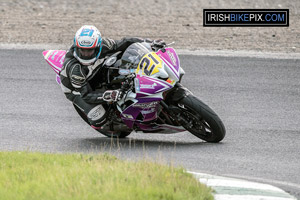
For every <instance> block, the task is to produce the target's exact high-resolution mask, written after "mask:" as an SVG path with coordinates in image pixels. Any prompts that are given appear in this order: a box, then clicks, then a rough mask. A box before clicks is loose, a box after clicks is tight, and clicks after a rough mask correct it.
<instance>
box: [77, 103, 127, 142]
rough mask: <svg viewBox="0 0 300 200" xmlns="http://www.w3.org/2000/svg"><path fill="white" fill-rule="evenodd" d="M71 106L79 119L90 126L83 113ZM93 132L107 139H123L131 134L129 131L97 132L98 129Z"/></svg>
mask: <svg viewBox="0 0 300 200" xmlns="http://www.w3.org/2000/svg"><path fill="white" fill-rule="evenodd" d="M73 106H74V108H75V110H76V111H77V113H78V114H79V116H80V117H81V118H82V119H83V120H84V121H85V122H86V123H87V124H88V125H89V126H91V125H90V123H89V120H88V118H87V116H86V115H85V113H84V112H82V111H81V110H80V109H79V108H78V107H77V106H76V105H75V104H73ZM94 130H96V131H98V132H99V133H101V134H103V135H105V136H107V137H112V138H125V137H127V136H128V135H129V134H130V133H131V131H130V132H129V131H121V132H106V131H103V130H99V129H94Z"/></svg>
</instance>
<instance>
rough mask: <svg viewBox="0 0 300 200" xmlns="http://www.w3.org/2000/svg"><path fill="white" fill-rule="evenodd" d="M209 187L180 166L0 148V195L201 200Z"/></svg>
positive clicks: (205, 199)
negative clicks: (3, 149) (4, 150)
mask: <svg viewBox="0 0 300 200" xmlns="http://www.w3.org/2000/svg"><path fill="white" fill-rule="evenodd" d="M211 192H212V191H211V189H209V188H207V187H206V186H204V185H202V184H200V183H199V182H198V181H197V180H196V179H194V178H193V177H192V175H190V174H188V173H186V172H185V170H184V169H182V168H173V167H172V166H166V165H161V164H157V163H152V162H149V161H139V162H128V161H123V160H119V159H117V158H116V157H114V156H110V155H108V154H101V155H86V154H43V153H30V152H0V199H1V200H2V199H5V200H12V199H14V200H15V199H18V200H23V199H24V200H25V199H30V200H34V199H39V200H40V199H64V200H67V199H72V200H73V199H78V200H85V199H101V200H103V199H110V200H111V199H118V200H119V199H130V200H136V199H143V200H144V199H147V200H148V199H170V200H171V199H172V200H173V199H174V200H175V199H180V200H182V199H202V200H212V199H213V196H212V194H211Z"/></svg>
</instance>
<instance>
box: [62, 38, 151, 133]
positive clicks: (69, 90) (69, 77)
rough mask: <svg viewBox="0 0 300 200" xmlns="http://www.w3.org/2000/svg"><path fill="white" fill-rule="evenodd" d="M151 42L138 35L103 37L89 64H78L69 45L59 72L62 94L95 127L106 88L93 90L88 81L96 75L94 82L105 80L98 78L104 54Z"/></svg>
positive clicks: (100, 120) (102, 119)
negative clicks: (97, 52) (113, 37)
mask: <svg viewBox="0 0 300 200" xmlns="http://www.w3.org/2000/svg"><path fill="white" fill-rule="evenodd" d="M143 41H146V42H151V41H150V40H148V41H147V40H144V39H141V38H123V39H121V40H113V39H109V38H103V41H102V42H103V44H102V45H103V46H102V51H101V54H100V57H99V59H98V60H97V61H96V62H95V63H94V64H93V65H90V66H84V65H81V64H80V62H79V61H78V60H77V59H76V58H75V57H74V55H73V53H74V48H75V47H74V46H72V47H71V48H70V49H69V50H68V52H67V54H66V56H65V60H64V63H63V67H62V70H61V72H60V79H61V88H62V90H63V92H64V93H65V95H66V97H67V98H68V99H69V100H70V101H71V102H73V104H74V105H75V106H76V107H77V108H79V109H80V110H81V111H82V112H84V113H85V114H86V116H87V118H88V121H89V123H90V125H91V126H92V127H93V128H95V129H97V128H100V127H101V126H102V125H103V124H104V123H105V117H106V116H105V113H106V110H105V106H104V107H103V105H104V104H105V103H106V101H104V100H103V94H104V93H105V91H106V89H104V88H101V89H97V90H94V89H93V88H92V87H91V85H90V81H92V79H93V78H94V77H95V76H97V74H98V77H97V81H99V82H100V84H101V82H105V81H106V79H105V76H102V77H100V79H102V80H98V79H99V74H101V73H100V72H101V66H102V65H103V63H104V60H105V57H106V56H107V55H112V54H113V53H115V52H118V51H121V52H124V51H125V50H126V48H127V47H128V46H130V45H131V44H133V43H135V42H143Z"/></svg>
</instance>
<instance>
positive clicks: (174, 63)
mask: <svg viewBox="0 0 300 200" xmlns="http://www.w3.org/2000/svg"><path fill="white" fill-rule="evenodd" d="M167 54H168V55H169V57H170V59H171V62H172V64H173V65H176V64H177V63H176V58H175V56H174V54H173V53H172V52H170V51H168V50H167Z"/></svg>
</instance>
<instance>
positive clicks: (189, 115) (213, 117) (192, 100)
mask: <svg viewBox="0 0 300 200" xmlns="http://www.w3.org/2000/svg"><path fill="white" fill-rule="evenodd" d="M178 106H179V108H180V109H181V110H182V113H181V116H182V117H183V118H184V119H185V120H186V122H187V123H185V124H184V125H183V127H184V128H185V129H187V130H188V131H189V132H190V133H192V134H193V135H195V136H196V137H198V138H200V139H202V140H205V141H207V142H213V143H216V142H220V141H221V140H223V138H224V137H225V134H226V130H225V127H224V124H223V122H222V121H221V119H220V118H219V117H218V115H217V114H216V113H215V112H214V111H213V110H212V109H211V108H210V107H208V106H207V105H206V104H205V103H203V102H202V101H201V100H199V99H198V98H196V97H195V96H193V95H189V96H187V97H185V98H183V99H181V100H180V101H179V102H178Z"/></svg>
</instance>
